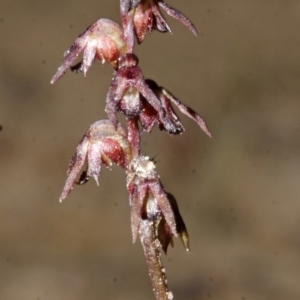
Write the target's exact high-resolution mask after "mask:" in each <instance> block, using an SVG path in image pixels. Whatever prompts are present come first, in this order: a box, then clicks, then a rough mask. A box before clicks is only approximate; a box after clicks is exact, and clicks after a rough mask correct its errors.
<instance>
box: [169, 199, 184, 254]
mask: <svg viewBox="0 0 300 300" xmlns="http://www.w3.org/2000/svg"><path fill="white" fill-rule="evenodd" d="M167 197H168V199H169V202H170V204H171V207H172V210H173V212H174V215H175V221H176V230H177V232H178V234H179V237H180V239H181V242H182V244H183V246H184V248H185V250H186V251H188V252H189V251H190V246H189V236H188V232H187V229H186V226H185V224H184V221H183V219H182V217H181V214H180V212H179V208H178V204H177V201H176V199H175V197H174V196H173V195H172V194H170V193H167Z"/></svg>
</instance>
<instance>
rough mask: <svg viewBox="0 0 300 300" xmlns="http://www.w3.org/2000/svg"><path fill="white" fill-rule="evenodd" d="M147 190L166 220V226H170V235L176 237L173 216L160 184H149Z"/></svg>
mask: <svg viewBox="0 0 300 300" xmlns="http://www.w3.org/2000/svg"><path fill="white" fill-rule="evenodd" d="M149 188H150V190H151V192H152V193H153V197H154V198H155V199H156V200H157V204H158V206H159V208H160V210H161V212H162V214H163V216H164V218H165V219H166V222H167V224H168V225H169V226H170V228H171V231H172V234H173V235H174V236H177V235H178V232H177V229H176V221H175V215H174V213H173V210H172V207H171V204H170V202H169V200H168V198H167V195H166V193H165V191H164V189H163V187H162V186H161V184H160V182H158V181H156V182H151V183H149Z"/></svg>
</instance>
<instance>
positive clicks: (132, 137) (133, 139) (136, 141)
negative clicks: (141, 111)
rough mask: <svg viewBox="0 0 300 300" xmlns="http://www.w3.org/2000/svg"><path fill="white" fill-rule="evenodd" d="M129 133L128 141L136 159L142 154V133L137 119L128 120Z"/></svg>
mask: <svg viewBox="0 0 300 300" xmlns="http://www.w3.org/2000/svg"><path fill="white" fill-rule="evenodd" d="M127 131H128V136H127V139H128V141H129V143H130V144H131V146H132V158H134V157H136V156H138V155H140V152H141V133H140V130H139V124H138V119H137V118H127Z"/></svg>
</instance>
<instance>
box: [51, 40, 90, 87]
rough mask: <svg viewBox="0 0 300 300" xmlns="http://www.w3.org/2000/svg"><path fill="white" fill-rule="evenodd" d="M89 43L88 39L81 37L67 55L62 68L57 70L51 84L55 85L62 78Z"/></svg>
mask: <svg viewBox="0 0 300 300" xmlns="http://www.w3.org/2000/svg"><path fill="white" fill-rule="evenodd" d="M86 43H87V37H86V36H85V35H82V36H79V37H78V38H77V39H76V40H75V42H74V44H73V45H72V46H71V47H70V48H69V50H67V51H66V53H65V58H64V61H63V62H62V64H61V65H60V67H59V68H58V69H57V71H56V73H55V75H54V76H53V77H52V79H51V81H50V83H51V84H53V83H54V82H55V81H57V80H58V79H59V78H61V77H62V76H63V75H64V74H65V73H66V72H67V70H68V69H69V68H70V67H71V65H72V64H73V63H74V62H75V60H76V59H77V57H78V55H79V54H80V53H81V52H82V51H83V49H84V47H85V46H86Z"/></svg>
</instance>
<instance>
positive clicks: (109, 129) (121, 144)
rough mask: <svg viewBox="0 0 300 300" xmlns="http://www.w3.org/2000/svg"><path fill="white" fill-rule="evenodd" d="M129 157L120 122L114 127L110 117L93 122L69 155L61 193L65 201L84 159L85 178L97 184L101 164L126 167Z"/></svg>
mask: <svg viewBox="0 0 300 300" xmlns="http://www.w3.org/2000/svg"><path fill="white" fill-rule="evenodd" d="M130 160H131V147H130V145H129V143H128V140H127V132H126V130H125V129H124V128H123V127H122V126H121V125H120V124H119V125H118V127H117V129H115V126H114V125H113V124H112V123H111V122H110V121H109V120H101V121H97V122H95V123H94V124H92V125H91V126H90V127H89V129H88V131H87V132H86V133H85V135H84V136H83V138H82V140H81V141H80V142H79V143H78V145H77V147H76V151H75V154H74V155H73V157H72V158H71V161H70V164H69V167H68V171H67V180H66V183H65V186H64V188H63V192H62V194H61V196H60V201H62V200H64V199H65V198H66V197H67V196H68V194H69V193H70V192H71V190H72V188H73V185H74V183H75V180H76V177H77V176H78V174H79V172H80V170H81V169H82V167H83V165H84V162H85V161H87V172H86V175H85V178H83V179H81V180H82V181H85V180H86V179H88V178H90V177H93V178H94V179H95V181H96V183H97V184H98V177H99V175H100V171H101V165H102V164H104V165H105V166H106V167H111V166H112V164H113V163H114V164H117V165H118V166H120V167H122V168H125V167H126V166H127V165H128V164H129V162H130Z"/></svg>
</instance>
